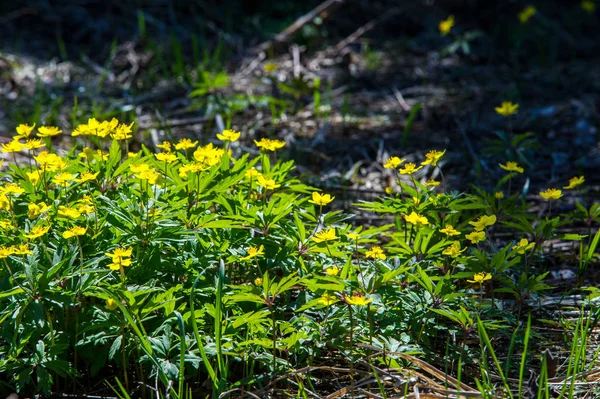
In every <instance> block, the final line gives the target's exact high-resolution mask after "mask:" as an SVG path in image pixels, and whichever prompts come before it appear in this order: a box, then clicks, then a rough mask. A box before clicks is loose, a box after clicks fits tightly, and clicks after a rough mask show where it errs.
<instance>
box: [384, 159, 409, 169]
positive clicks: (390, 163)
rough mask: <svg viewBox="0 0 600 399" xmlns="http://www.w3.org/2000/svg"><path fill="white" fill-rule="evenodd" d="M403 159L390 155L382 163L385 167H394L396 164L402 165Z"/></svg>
mask: <svg viewBox="0 0 600 399" xmlns="http://www.w3.org/2000/svg"><path fill="white" fill-rule="evenodd" d="M402 162H404V159H400V158H398V157H390V158H388V160H387V161H386V162H385V164H384V165H383V167H384V168H386V169H396V168H397V167H398V166H400V165H402Z"/></svg>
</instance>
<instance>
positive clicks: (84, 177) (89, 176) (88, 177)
mask: <svg viewBox="0 0 600 399" xmlns="http://www.w3.org/2000/svg"><path fill="white" fill-rule="evenodd" d="M99 173H100V172H96V173H92V172H83V173H82V174H81V175H79V178H78V179H75V181H76V182H77V183H85V182H88V181H92V180H96V178H97V177H98V174H99Z"/></svg>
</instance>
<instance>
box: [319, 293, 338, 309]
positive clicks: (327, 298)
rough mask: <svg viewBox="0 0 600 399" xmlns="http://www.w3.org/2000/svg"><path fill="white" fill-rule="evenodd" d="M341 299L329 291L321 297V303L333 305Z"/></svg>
mask: <svg viewBox="0 0 600 399" xmlns="http://www.w3.org/2000/svg"><path fill="white" fill-rule="evenodd" d="M338 300H339V299H338V298H337V297H335V296H334V295H331V294H329V293H326V294H324V295H323V296H322V297H321V298H319V303H320V304H321V305H325V306H331V305H333V304H334V303H336V302H337V301H338Z"/></svg>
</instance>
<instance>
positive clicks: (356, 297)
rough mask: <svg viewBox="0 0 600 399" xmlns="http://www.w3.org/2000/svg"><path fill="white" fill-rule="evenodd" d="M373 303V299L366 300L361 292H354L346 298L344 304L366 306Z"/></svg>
mask: <svg viewBox="0 0 600 399" xmlns="http://www.w3.org/2000/svg"><path fill="white" fill-rule="evenodd" d="M371 302H373V298H368V299H367V297H366V296H365V295H364V294H363V293H361V292H355V293H354V294H352V296H347V297H346V303H347V304H348V305H358V306H367V305H368V304H370V303H371Z"/></svg>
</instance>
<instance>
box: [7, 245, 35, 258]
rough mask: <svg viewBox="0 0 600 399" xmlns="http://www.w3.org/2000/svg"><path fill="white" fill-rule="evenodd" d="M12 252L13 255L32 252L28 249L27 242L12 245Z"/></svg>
mask: <svg viewBox="0 0 600 399" xmlns="http://www.w3.org/2000/svg"><path fill="white" fill-rule="evenodd" d="M12 248H13V253H14V254H15V255H31V254H33V252H32V251H31V250H30V249H29V244H21V245H19V246H16V245H13V247H12Z"/></svg>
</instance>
